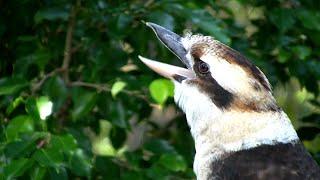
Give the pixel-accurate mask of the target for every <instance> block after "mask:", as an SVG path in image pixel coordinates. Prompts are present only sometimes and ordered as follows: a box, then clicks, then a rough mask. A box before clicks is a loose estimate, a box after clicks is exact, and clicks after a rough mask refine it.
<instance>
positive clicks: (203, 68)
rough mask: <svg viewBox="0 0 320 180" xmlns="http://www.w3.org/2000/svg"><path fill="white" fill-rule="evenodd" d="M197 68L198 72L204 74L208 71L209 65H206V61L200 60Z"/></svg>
mask: <svg viewBox="0 0 320 180" xmlns="http://www.w3.org/2000/svg"><path fill="white" fill-rule="evenodd" d="M198 70H199V72H200V73H202V74H206V73H208V72H209V66H208V64H207V63H205V62H203V61H201V62H200V63H199V65H198Z"/></svg>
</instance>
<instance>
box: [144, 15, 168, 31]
mask: <svg viewBox="0 0 320 180" xmlns="http://www.w3.org/2000/svg"><path fill="white" fill-rule="evenodd" d="M148 19H149V21H150V22H154V23H156V24H159V25H160V26H163V27H166V29H169V30H170V31H173V29H174V18H173V17H172V16H171V15H170V14H168V13H165V12H163V11H152V12H151V13H150V15H149V17H148Z"/></svg>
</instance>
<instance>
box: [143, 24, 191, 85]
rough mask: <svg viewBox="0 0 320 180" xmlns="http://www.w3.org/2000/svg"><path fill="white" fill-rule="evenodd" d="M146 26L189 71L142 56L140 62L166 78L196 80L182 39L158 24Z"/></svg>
mask: <svg viewBox="0 0 320 180" xmlns="http://www.w3.org/2000/svg"><path fill="white" fill-rule="evenodd" d="M146 24H147V26H149V27H150V28H151V29H152V30H153V31H154V32H155V34H156V35H157V37H158V39H159V40H160V41H161V42H162V43H163V44H164V45H165V46H166V47H167V48H168V49H169V50H170V51H171V52H173V53H174V54H175V55H176V56H177V57H178V58H179V59H180V60H181V61H182V62H183V63H184V64H185V65H186V67H187V68H188V69H186V68H181V67H177V66H173V65H169V64H165V63H161V62H157V61H154V60H151V59H147V58H144V57H142V56H139V58H140V60H141V61H142V62H143V63H144V64H146V65H147V66H148V67H149V68H151V69H152V70H154V71H155V72H157V73H158V74H160V75H162V76H164V77H166V78H169V79H175V80H178V81H181V80H183V79H186V78H194V77H195V74H194V73H193V71H192V68H191V62H190V61H189V60H188V59H187V57H186V55H187V51H186V49H185V48H184V47H183V45H182V43H181V39H182V37H180V36H179V35H177V34H176V33H174V32H171V31H169V30H167V29H165V28H164V27H161V26H159V25H157V24H154V23H150V22H147V23H146Z"/></svg>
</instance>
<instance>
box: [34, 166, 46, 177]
mask: <svg viewBox="0 0 320 180" xmlns="http://www.w3.org/2000/svg"><path fill="white" fill-rule="evenodd" d="M46 172H47V169H46V168H43V167H39V166H36V167H35V168H33V170H32V172H31V174H30V177H31V179H32V180H42V179H44V176H45V175H46Z"/></svg>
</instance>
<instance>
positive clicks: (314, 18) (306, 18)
mask: <svg viewBox="0 0 320 180" xmlns="http://www.w3.org/2000/svg"><path fill="white" fill-rule="evenodd" d="M295 13H296V14H297V16H298V18H299V20H300V21H301V23H302V25H303V26H304V27H305V28H308V29H311V30H318V31H320V13H319V11H312V10H306V9H302V10H299V11H295Z"/></svg>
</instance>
